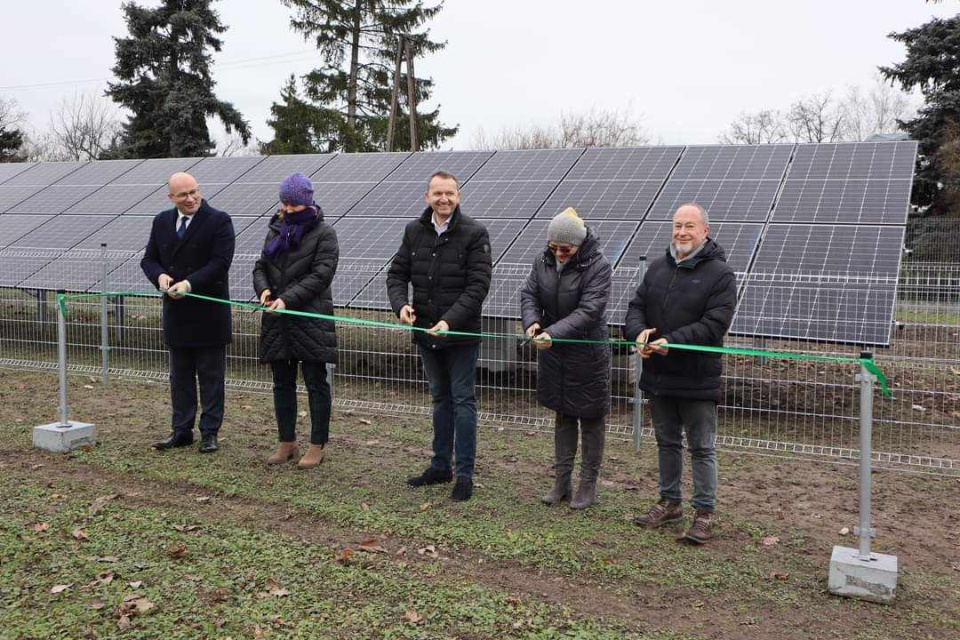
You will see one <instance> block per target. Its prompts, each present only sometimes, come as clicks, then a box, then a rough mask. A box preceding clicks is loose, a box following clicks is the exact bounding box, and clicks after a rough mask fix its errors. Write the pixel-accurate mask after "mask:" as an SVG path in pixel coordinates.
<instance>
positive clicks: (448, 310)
mask: <svg viewBox="0 0 960 640" xmlns="http://www.w3.org/2000/svg"><path fill="white" fill-rule="evenodd" d="M424 198H425V199H426V201H427V204H428V205H429V206H428V207H427V209H426V211H424V212H423V215H421V216H420V218H418V219H417V220H414V221H412V222H410V223H409V224H407V226H406V228H405V229H404V230H403V240H402V242H401V243H400V249H399V250H398V251H397V253H396V255H394V257H393V261H392V263H391V264H390V268H389V270H388V271H387V293H388V295H389V296H390V306H391V307H392V308H393V312H394V313H396V314H397V315H398V316H399V318H400V321H401V322H402V323H404V324H408V325H413V326H415V327H419V328H421V329H423V330H420V331H414V332H413V341H414V342H415V343H416V344H417V345H418V347H419V349H420V358H421V360H422V361H423V368H424V371H425V372H426V374H427V380H428V381H429V383H430V395H431V397H432V398H433V458H432V460H431V461H430V466H429V467H428V468H427V469H426V470H425V471H424V472H423V473H422V474H420V475H419V476H414V477H412V478H409V479H408V480H407V484H409V485H410V486H413V487H420V486H424V485H432V484H440V483H444V482H450V481H451V480H452V479H453V476H454V475H456V477H457V481H456V484H454V487H453V491H452V492H451V494H450V498H451V499H452V500H454V501H458V502H460V501H464V500H469V499H470V497H471V496H472V495H473V468H474V461H475V459H476V453H477V400H476V391H475V382H476V371H477V357H478V355H479V352H480V338H479V337H477V336H457V335H447V334H446V332H447V331H457V332H466V333H479V332H480V314H481V309H482V306H483V300H484V299H485V298H486V297H487V292H488V291H489V289H490V275H491V272H492V263H491V258H490V236H489V235H488V233H487V230H486V229H485V228H484V227H483V225H481V224H480V223H479V222H477V221H475V220H473V219H472V218H470V217H468V216H466V215H464V214H463V213H462V212H461V211H460V188H459V184H458V183H457V179H456V177H454V176H453V175H452V174H449V173H447V172H445V171H437V172H436V173H434V174H433V175H432V176H430V180H429V182H428V183H427V191H426V193H425V194H424ZM408 284H409V285H412V286H413V301H412V303H411V302H410V299H409V295H408ZM451 458H455V463H456V465H455V468H453V470H451V467H452V464H451V463H452V460H451Z"/></svg>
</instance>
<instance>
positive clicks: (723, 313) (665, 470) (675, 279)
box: [624, 203, 737, 544]
mask: <svg viewBox="0 0 960 640" xmlns="http://www.w3.org/2000/svg"><path fill="white" fill-rule="evenodd" d="M709 232H710V223H709V220H708V218H707V212H706V210H704V208H703V207H701V206H700V205H698V204H695V203H691V204H685V205H682V206H681V207H680V208H679V209H677V211H676V213H675V214H674V216H673V242H672V243H671V245H670V247H669V249H668V250H667V254H666V255H665V256H664V257H663V258H661V259H659V260H656V261H654V262H653V263H652V264H651V265H650V268H649V269H648V270H647V272H646V274H645V275H644V278H643V282H642V283H641V284H640V286H639V287H637V291H636V295H635V296H634V298H633V300H631V301H630V307H629V309H628V311H627V317H626V322H625V326H624V335H625V337H626V339H627V340H630V341H636V344H637V353H638V355H639V356H640V357H641V358H643V359H644V364H643V373H642V375H641V376H640V387H641V388H642V389H643V390H644V391H645V392H646V393H647V394H648V398H649V402H650V417H651V420H652V421H653V428H654V434H655V435H656V439H657V452H658V462H659V468H660V501H659V502H658V503H657V504H655V505H654V506H653V507H651V508H650V510H649V511H648V512H647V513H646V514H645V515H642V516H640V517H639V518H637V519H636V520H635V521H634V522H635V523H636V524H637V525H639V526H643V527H659V526H661V525H664V524H668V523H671V522H679V521H681V520H683V507H682V494H681V478H682V475H683V432H684V430H686V434H687V444H688V446H689V448H690V458H691V461H692V466H693V498H692V500H691V505H692V506H693V508H694V517H693V523H692V524H691V526H690V528H689V529H688V530H687V531H686V533H685V534H684V535H683V536H681V539H683V540H686V541H689V542H692V543H694V544H703V543H704V542H706V541H707V540H709V539H710V535H711V534H710V530H711V528H712V526H713V524H714V510H715V509H716V491H717V456H716V448H715V447H716V439H717V403H718V402H719V401H720V374H721V356H720V354H716V353H705V352H698V351H686V350H682V349H670V344H696V345H707V346H717V347H719V346H723V336H724V334H726V332H727V330H728V329H729V328H730V323H731V322H732V321H733V313H734V310H735V308H736V305H737V280H736V276H735V275H734V272H733V269H732V268H731V267H730V266H729V265H728V264H727V263H726V255H725V254H724V251H723V249H722V248H721V247H720V246H719V245H718V244H717V243H716V242H714V241H713V240H712V239H711V238H709V237H708V234H709Z"/></svg>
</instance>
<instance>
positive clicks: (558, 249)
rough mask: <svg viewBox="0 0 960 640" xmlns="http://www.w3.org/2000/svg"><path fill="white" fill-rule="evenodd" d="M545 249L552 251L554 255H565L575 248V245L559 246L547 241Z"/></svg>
mask: <svg viewBox="0 0 960 640" xmlns="http://www.w3.org/2000/svg"><path fill="white" fill-rule="evenodd" d="M547 249H549V250H550V251H551V252H553V253H554V255H558V256H567V255H570V254H571V253H573V252H574V251H576V250H577V248H576V247H573V246H570V245H567V246H560V245H556V244H550V243H549V242H548V243H547Z"/></svg>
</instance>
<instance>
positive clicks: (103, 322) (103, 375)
mask: <svg viewBox="0 0 960 640" xmlns="http://www.w3.org/2000/svg"><path fill="white" fill-rule="evenodd" d="M106 292H107V243H106V242H101V243H100V293H101V295H100V352H101V358H100V360H101V364H100V382H101V383H102V384H103V386H106V385H107V369H108V368H109V367H110V328H109V326H108V325H107V296H106Z"/></svg>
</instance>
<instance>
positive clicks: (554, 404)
mask: <svg viewBox="0 0 960 640" xmlns="http://www.w3.org/2000/svg"><path fill="white" fill-rule="evenodd" d="M611 272H612V269H611V267H610V263H609V262H608V261H607V259H606V258H604V257H603V254H602V253H600V242H599V240H598V239H597V236H596V235H595V234H594V232H593V230H592V229H589V228H588V229H587V238H586V240H584V242H583V244H582V245H581V246H580V250H579V251H577V253H575V254H574V255H573V257H572V258H570V260H569V261H568V262H567V264H566V265H565V266H564V268H563V270H562V271H560V272H557V260H556V258H555V257H554V255H553V254H552V253H551V252H550V251H549V249H547V250H544V253H543V255H541V256H539V257H538V258H537V259H536V260H535V261H534V263H533V268H532V269H531V270H530V275H529V276H528V277H527V282H526V284H525V285H524V287H523V290H522V291H521V292H520V310H521V318H522V322H523V329H524V331H526V330H527V328H528V327H529V326H530V325H532V324H533V323H535V322H539V323H540V328H541V329H542V330H543V331H545V332H547V333H549V334H550V337H551V338H573V339H578V340H595V341H598V342H599V341H606V340H607V339H608V335H607V301H608V300H609V298H610V278H611ZM539 358H540V365H539V370H538V375H537V398H538V399H539V400H540V403H541V404H542V405H543V406H545V407H547V408H548V409H553V410H554V411H559V412H561V413H564V414H566V415H569V416H577V417H579V418H599V417H601V416H604V415H606V414H607V412H608V411H609V410H610V346H609V345H606V344H576V343H573V344H566V343H562V342H555V343H553V345H552V346H551V347H550V348H549V349H547V350H545V351H540V352H539Z"/></svg>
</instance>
